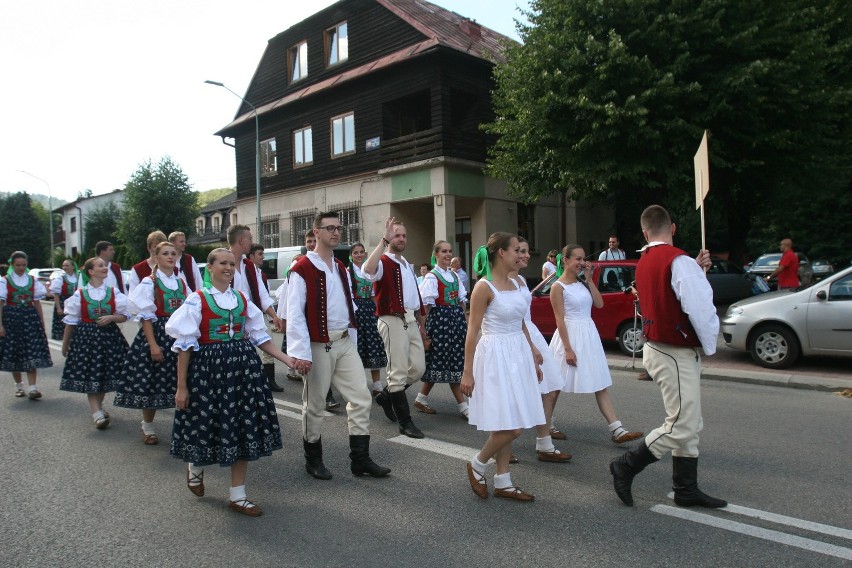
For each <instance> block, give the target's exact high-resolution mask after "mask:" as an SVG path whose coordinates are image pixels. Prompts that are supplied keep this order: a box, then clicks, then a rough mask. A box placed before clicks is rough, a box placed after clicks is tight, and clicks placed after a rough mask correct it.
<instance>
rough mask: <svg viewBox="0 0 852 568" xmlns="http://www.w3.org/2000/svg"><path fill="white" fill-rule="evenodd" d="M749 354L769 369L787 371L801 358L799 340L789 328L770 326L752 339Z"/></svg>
mask: <svg viewBox="0 0 852 568" xmlns="http://www.w3.org/2000/svg"><path fill="white" fill-rule="evenodd" d="M748 350H749V353H751V358H752V359H754V362H755V363H757V364H758V365H761V366H762V367H767V368H769V369H786V368H787V367H790V366H791V365H793V363H795V362H796V360H797V359H798V358H799V351H800V349H799V340H798V339H797V338H796V335H795V334H794V333H793V332H792V331H790V330H789V329H788V328H786V327H783V326H780V325H775V324H770V325H764V326H762V327H760V328H759V329H758V330H757V331H755V332H754V334H753V335H752V337H751V340H750V342H749V348H748Z"/></svg>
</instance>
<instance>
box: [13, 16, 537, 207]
mask: <svg viewBox="0 0 852 568" xmlns="http://www.w3.org/2000/svg"><path fill="white" fill-rule="evenodd" d="M433 1H434V3H436V4H438V5H439V6H441V7H443V8H446V9H448V10H452V11H454V12H457V13H458V14H461V15H462V16H466V17H468V18H472V19H474V20H476V21H477V22H479V23H480V24H482V25H484V26H486V27H489V28H492V29H494V30H496V31H498V32H500V33H502V34H505V35H508V36H510V37H513V38H515V39H518V35H517V33H516V31H515V21H514V20H515V19H517V18H522V15H521V14H520V13H519V12H518V7H520V8H522V9H523V10H526V9H528V6H529V2H528V0H433ZM333 3H334V2H333V1H331V0H312V1H310V2H303V1H296V0H241V1H235V0H231V1H226V0H146V1H145V2H140V1H138V0H133V1H131V0H84V1H78V2H72V1H68V0H39V1H36V2H9V3H7V4H6V5H5V6H4V8H3V15H2V18H0V53H2V56H0V108H2V109H3V111H4V113H3V114H4V118H3V124H2V129H0V131H2V136H0V191H6V192H16V191H26V192H28V193H41V194H47V190H48V186H49V189H50V193H51V195H52V196H53V197H56V198H61V199H64V200H66V201H73V200H74V199H75V198H76V196H77V194H78V192H80V191H82V190H84V189H91V190H92V192H93V193H94V195H101V194H104V193H108V192H110V191H112V190H114V189H118V188H122V187H124V185H125V183H127V181H128V180H129V178H130V176H131V174H132V173H133V172H134V171H136V170H137V168H138V167H139V165H140V164H141V163H143V162H144V161H146V160H148V159H150V160H152V161H153V162H155V163H156V162H157V161H159V159H160V158H161V157H162V156H164V155H169V156H171V157H172V159H173V160H174V161H176V162H177V163H178V164H179V165H180V166H181V168H183V171H184V172H185V173H186V174H187V176H188V177H189V182H190V184H192V186H193V188H194V189H196V190H198V191H204V190H207V189H214V188H220V187H233V186H235V185H236V174H235V169H234V151H233V149H232V148H230V147H229V146H225V145H224V144H222V140H221V138H220V137H218V136H214V135H213V133H214V132H216V131H217V130H219V129H220V128H221V127H223V126H225V125H226V124H228V123H229V122H230V121H231V120H232V119H233V118H234V115H235V113H236V112H237V108H238V106H239V104H240V100H239V99H238V98H237V97H235V96H234V95H233V94H231V93H229V92H228V91H226V90H225V89H222V88H220V87H215V86H211V85H206V84H205V83H204V81H205V80H207V79H210V80H213V81H219V82H221V83H224V84H225V85H227V86H228V87H229V88H230V89H232V90H233V91H235V92H237V93H239V94H241V95H242V94H244V93H245V92H246V90H247V88H248V84H249V82H250V81H251V77H252V75H253V73H254V71H255V68H256V67H257V64H258V63H259V61H260V58H261V56H262V54H263V51H264V49H265V48H266V44H267V42H268V41H269V39H271V38H272V37H274V36H275V35H277V34H278V33H280V32H282V31H284V30H286V29H287V28H289V27H291V26H293V25H294V24H296V23H298V22H300V21H301V20H304V19H305V18H307V17H308V16H310V15H312V14H314V13H316V12H319V11H320V10H322V9H323V8H325V7H327V6H330V5H331V4H333ZM20 170H23V171H24V172H27V173H22V172H21V171H20ZM28 174H30V175H28ZM33 176H35V177H33ZM36 178H40V179H41V181H40V180H39V179H36Z"/></svg>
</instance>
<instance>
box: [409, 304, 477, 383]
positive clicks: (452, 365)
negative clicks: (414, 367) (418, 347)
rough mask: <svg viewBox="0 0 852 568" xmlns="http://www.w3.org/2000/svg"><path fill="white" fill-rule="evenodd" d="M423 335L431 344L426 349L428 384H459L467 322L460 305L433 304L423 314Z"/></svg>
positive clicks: (425, 374)
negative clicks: (424, 330) (427, 313)
mask: <svg viewBox="0 0 852 568" xmlns="http://www.w3.org/2000/svg"><path fill="white" fill-rule="evenodd" d="M426 335H427V336H429V337H430V338H431V339H432V346H431V347H430V348H429V350H428V351H426V372H425V373H424V374H423V377H422V378H421V379H420V380H422V381H424V382H427V383H460V382H461V376H462V369H463V368H464V342H465V340H466V339H467V322H465V319H464V309H462V307H461V306H433V307H432V308H431V309H430V310H429V315H427V316H426Z"/></svg>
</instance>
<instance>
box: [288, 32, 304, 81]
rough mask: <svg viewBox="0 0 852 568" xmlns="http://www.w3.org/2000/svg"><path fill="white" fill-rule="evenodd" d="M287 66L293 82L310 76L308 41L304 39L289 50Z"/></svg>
mask: <svg viewBox="0 0 852 568" xmlns="http://www.w3.org/2000/svg"><path fill="white" fill-rule="evenodd" d="M287 67H288V68H289V74H290V82H291V83H294V82H296V81H298V80H299V79H302V78H304V77H307V76H308V42H306V41H303V42H302V43H300V44H298V45H294V46H293V47H291V48H290V49H288V50H287Z"/></svg>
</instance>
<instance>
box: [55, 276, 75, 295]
mask: <svg viewBox="0 0 852 568" xmlns="http://www.w3.org/2000/svg"><path fill="white" fill-rule="evenodd" d="M61 278H62V289H61V290H60V291H59V296H60V297H62V298H69V297H71V294H73V293H74V290H76V289H77V282H69V281H68V275H67V274H63V275H62V276H61Z"/></svg>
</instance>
